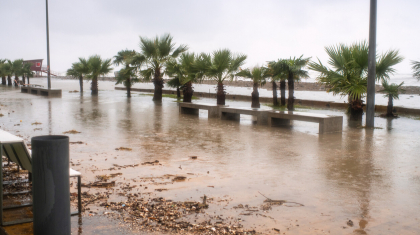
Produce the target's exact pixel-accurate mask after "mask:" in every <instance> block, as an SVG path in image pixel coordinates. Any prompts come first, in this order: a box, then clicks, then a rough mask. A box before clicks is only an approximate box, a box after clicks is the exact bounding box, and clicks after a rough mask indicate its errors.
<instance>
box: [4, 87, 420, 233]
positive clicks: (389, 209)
mask: <svg viewBox="0 0 420 235" xmlns="http://www.w3.org/2000/svg"><path fill="white" fill-rule="evenodd" d="M32 81H36V80H35V79H32V80H31V82H32ZM32 83H34V82H32ZM53 86H54V88H62V89H64V90H63V97H62V98H55V99H47V98H44V97H39V96H34V95H29V94H22V93H20V90H18V89H15V88H9V87H1V88H0V104H1V105H2V106H0V108H1V110H0V113H1V114H3V115H4V116H2V117H0V125H1V128H2V129H3V130H6V131H9V132H11V133H12V134H15V135H20V136H22V137H23V138H24V139H25V140H27V142H28V143H29V141H30V138H31V137H33V136H38V135H48V134H53V135H55V134H57V135H60V134H62V133H63V132H66V131H69V130H76V131H79V132H80V133H77V134H68V135H69V136H70V141H71V142H76V143H74V144H71V146H70V150H71V152H70V157H71V165H72V168H73V169H75V170H78V171H80V172H82V174H83V178H82V182H83V183H85V184H89V183H93V182H96V181H97V176H99V175H110V174H115V173H121V175H119V174H118V175H116V176H115V177H114V178H112V179H109V180H108V182H109V181H115V186H114V187H111V188H96V187H91V188H89V187H83V188H82V191H83V192H87V193H89V194H95V193H97V192H109V198H108V199H106V201H107V202H109V203H110V202H124V201H127V196H126V195H127V194H129V193H131V194H138V195H139V197H144V198H145V199H149V198H150V199H152V198H157V197H162V198H165V199H167V200H173V201H202V197H203V196H204V195H206V196H207V197H208V198H209V199H211V200H209V208H208V209H206V210H205V212H204V213H197V214H195V215H194V214H191V215H190V216H187V217H185V218H183V219H184V220H186V221H193V222H195V223H200V222H203V221H206V220H211V222H212V223H213V224H216V222H217V220H224V221H225V222H226V221H227V222H231V223H232V224H241V226H243V228H244V229H250V230H256V231H257V232H261V233H266V234H278V233H279V232H278V230H279V231H280V234H419V233H420V223H419V222H420V221H419V220H420V216H419V213H418V211H419V210H420V169H419V167H420V158H419V157H418V156H419V154H418V153H419V152H420V143H419V140H420V131H419V130H420V120H418V117H400V118H397V119H385V118H379V117H378V118H376V119H375V124H376V126H377V128H376V129H374V130H370V129H365V128H361V127H360V125H361V124H364V123H365V121H364V120H362V121H361V122H352V121H350V120H349V119H348V117H347V115H346V114H345V113H344V112H343V111H341V110H319V109H302V110H299V111H306V112H315V113H323V114H333V115H343V116H344V127H343V128H344V130H343V132H342V133H334V134H324V135H318V134H317V132H318V125H317V124H315V123H306V122H297V121H295V122H293V126H292V127H290V128H270V127H267V126H257V125H256V124H255V123H254V122H253V120H252V118H251V117H250V116H241V120H240V122H235V121H228V120H219V119H207V115H206V114H207V113H206V111H200V116H199V117H194V116H189V115H180V114H179V113H178V106H177V103H176V102H174V101H175V100H174V99H170V98H164V99H163V102H162V103H161V104H158V103H154V102H152V101H151V97H150V96H147V95H144V94H141V93H138V92H133V94H132V95H133V97H132V98H131V99H129V100H128V99H127V98H126V94H125V92H124V91H115V90H113V83H112V82H101V81H100V82H99V89H100V92H99V96H98V97H92V96H91V95H90V92H89V91H85V92H84V94H83V95H81V94H80V93H78V92H72V93H70V92H69V91H71V90H78V82H77V81H75V80H73V81H68V80H67V81H66V80H53ZM88 89H89V85H88V83H85V90H88ZM200 102H208V103H215V100H213V99H202V100H200ZM227 104H228V105H231V106H235V107H249V106H250V103H248V102H235V101H229V100H228V101H227ZM35 123H38V124H35ZM79 141H80V142H81V143H80V142H79ZM77 142H78V143H77ZM120 147H125V148H131V151H130V150H116V149H118V148H120ZM193 156H196V157H197V158H196V159H193V158H192V157H193ZM156 160H158V161H159V164H143V165H142V163H145V162H154V161H156ZM129 165H130V166H129ZM176 176H184V177H186V179H185V180H182V181H174V180H173V179H174V178H175V177H176ZM71 191H72V192H76V187H75V185H73V186H72V189H71ZM267 198H270V199H272V200H284V201H285V202H283V203H279V204H275V203H274V204H273V203H267V202H264V201H265V200H267ZM99 204H100V202H96V203H91V204H89V205H87V206H86V207H87V208H88V209H86V208H85V209H86V211H85V212H84V213H83V215H82V217H81V218H80V219H79V218H77V217H72V231H73V234H98V231H100V234H116V233H117V234H134V233H135V234H138V232H137V231H138V230H135V229H133V228H132V227H133V226H132V224H133V223H124V222H123V221H122V220H121V217H118V216H111V215H110V213H109V212H115V214H116V213H117V212H116V211H111V210H109V209H105V207H103V206H100V205H99ZM74 209H75V208H74ZM107 212H108V213H107ZM113 214H114V213H113ZM115 214H114V215H115ZM349 220H351V221H352V223H349ZM351 225H352V226H351Z"/></svg>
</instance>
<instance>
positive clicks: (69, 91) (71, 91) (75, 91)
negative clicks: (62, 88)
mask: <svg viewBox="0 0 420 235" xmlns="http://www.w3.org/2000/svg"><path fill="white" fill-rule="evenodd" d="M73 92H79V91H78V90H74V91H69V93H73Z"/></svg>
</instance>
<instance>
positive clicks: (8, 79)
mask: <svg viewBox="0 0 420 235" xmlns="http://www.w3.org/2000/svg"><path fill="white" fill-rule="evenodd" d="M7 85H8V86H12V85H13V84H12V77H11V76H10V75H8V76H7Z"/></svg>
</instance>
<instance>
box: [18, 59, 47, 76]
mask: <svg viewBox="0 0 420 235" xmlns="http://www.w3.org/2000/svg"><path fill="white" fill-rule="evenodd" d="M43 60H44V59H37V60H24V61H23V63H24V64H28V63H29V64H31V70H32V71H34V72H35V76H36V77H39V76H42V72H44V73H46V72H47V71H45V68H43V67H42V61H43Z"/></svg>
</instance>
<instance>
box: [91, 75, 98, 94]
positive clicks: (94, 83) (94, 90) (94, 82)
mask: <svg viewBox="0 0 420 235" xmlns="http://www.w3.org/2000/svg"><path fill="white" fill-rule="evenodd" d="M91 90H92V95H98V78H97V77H94V78H92V87H91Z"/></svg>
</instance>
